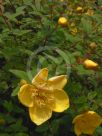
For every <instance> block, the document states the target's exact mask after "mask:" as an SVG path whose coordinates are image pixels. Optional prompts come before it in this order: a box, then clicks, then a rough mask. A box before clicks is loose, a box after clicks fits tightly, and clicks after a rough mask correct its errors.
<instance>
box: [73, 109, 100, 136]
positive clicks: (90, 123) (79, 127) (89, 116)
mask: <svg viewBox="0 0 102 136" xmlns="http://www.w3.org/2000/svg"><path fill="white" fill-rule="evenodd" d="M73 123H74V131H75V134H76V135H77V136H80V135H81V134H88V135H92V134H93V133H94V131H95V129H96V128H97V127H98V126H99V125H101V123H102V117H101V116H100V115H98V114H97V113H96V112H94V111H87V112H85V113H83V114H80V115H77V116H76V117H75V118H74V119H73Z"/></svg>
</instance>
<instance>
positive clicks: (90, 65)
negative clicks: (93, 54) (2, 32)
mask: <svg viewBox="0 0 102 136" xmlns="http://www.w3.org/2000/svg"><path fill="white" fill-rule="evenodd" d="M83 65H84V67H85V68H86V69H90V70H96V69H98V68H99V65H98V64H97V63H96V62H94V61H92V60H89V59H86V60H85V61H84V62H83Z"/></svg>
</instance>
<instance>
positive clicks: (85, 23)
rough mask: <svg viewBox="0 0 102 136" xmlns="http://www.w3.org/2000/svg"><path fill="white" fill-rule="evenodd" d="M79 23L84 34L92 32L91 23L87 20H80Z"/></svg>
mask: <svg viewBox="0 0 102 136" xmlns="http://www.w3.org/2000/svg"><path fill="white" fill-rule="evenodd" d="M81 23H82V26H83V29H84V31H85V32H86V33H91V32H92V24H91V23H92V22H91V21H90V20H88V19H85V18H82V19H81Z"/></svg>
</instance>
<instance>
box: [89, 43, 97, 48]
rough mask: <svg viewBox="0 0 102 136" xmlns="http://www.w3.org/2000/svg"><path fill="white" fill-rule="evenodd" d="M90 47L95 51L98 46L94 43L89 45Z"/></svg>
mask: <svg viewBox="0 0 102 136" xmlns="http://www.w3.org/2000/svg"><path fill="white" fill-rule="evenodd" d="M89 47H90V48H91V49H95V48H96V47H97V44H96V43H95V42H92V43H90V44H89Z"/></svg>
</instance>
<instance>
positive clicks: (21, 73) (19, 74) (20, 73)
mask: <svg viewBox="0 0 102 136" xmlns="http://www.w3.org/2000/svg"><path fill="white" fill-rule="evenodd" d="M9 71H10V72H11V73H13V74H14V75H16V76H17V77H18V78H21V79H24V80H27V81H29V78H28V75H27V73H26V72H24V71H21V70H13V69H11V70H9Z"/></svg>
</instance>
